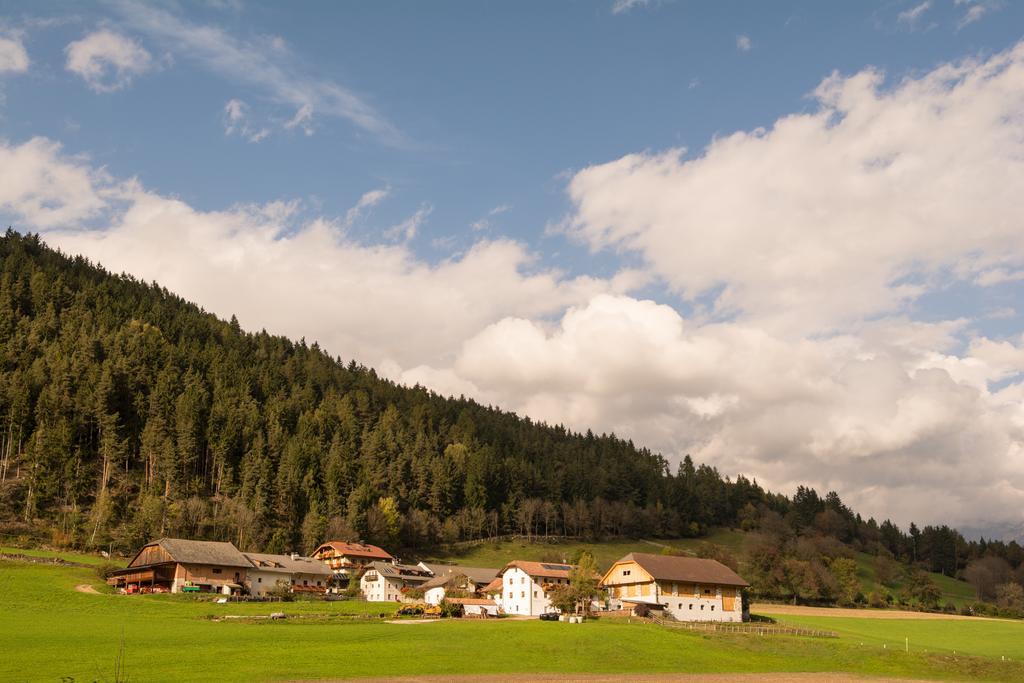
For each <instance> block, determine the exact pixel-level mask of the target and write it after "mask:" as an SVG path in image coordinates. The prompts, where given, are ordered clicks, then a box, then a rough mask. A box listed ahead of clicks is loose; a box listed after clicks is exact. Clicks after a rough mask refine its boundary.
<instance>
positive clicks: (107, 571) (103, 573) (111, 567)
mask: <svg viewBox="0 0 1024 683" xmlns="http://www.w3.org/2000/svg"><path fill="white" fill-rule="evenodd" d="M118 569H121V566H120V565H118V564H115V563H113V562H101V563H100V564H98V565H96V576H98V577H100V578H101V579H103V580H104V581H106V580H107V579H109V578H110V577H111V576H112V575H113V573H114V572H116V571H117V570H118Z"/></svg>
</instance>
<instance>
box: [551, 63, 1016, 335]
mask: <svg viewBox="0 0 1024 683" xmlns="http://www.w3.org/2000/svg"><path fill="white" fill-rule="evenodd" d="M814 96H815V98H816V100H817V103H818V108H817V110H816V111H813V112H811V113H805V114H794V115H791V116H786V117H784V118H781V119H779V120H778V121H776V122H775V124H774V125H773V126H772V128H771V129H770V130H762V129H759V130H755V131H750V132H737V133H734V134H732V135H727V136H725V137H722V138H719V139H716V140H715V141H714V142H713V143H711V145H709V146H708V147H707V148H706V149H705V150H704V151H703V152H702V153H701V154H700V155H697V156H694V157H688V156H687V155H686V153H685V150H669V151H667V152H661V153H643V154H630V155H628V156H625V157H623V158H621V159H618V160H616V161H613V162H610V163H606V164H601V165H598V166H593V167H590V168H587V169H584V170H583V171H581V172H579V173H578V174H576V176H575V177H573V179H572V180H571V182H570V183H569V193H570V196H571V198H572V200H573V202H574V204H575V211H574V212H573V214H572V216H571V217H570V220H569V223H570V228H569V230H570V232H571V234H573V235H575V236H576V237H577V238H578V239H580V240H582V241H584V242H585V243H587V244H589V245H590V246H591V247H592V248H594V249H602V248H614V249H619V250H626V251H630V252H636V253H637V254H639V255H641V256H642V257H643V258H644V259H645V260H646V262H647V263H648V264H649V266H650V267H651V268H652V269H653V270H654V271H656V272H657V273H658V274H660V275H661V277H662V278H664V280H665V281H666V282H667V283H668V284H669V285H670V286H671V287H672V288H673V289H674V290H675V291H677V292H679V293H680V294H681V295H683V296H684V297H686V298H688V299H697V298H699V297H701V296H712V297H713V299H714V309H715V312H716V313H717V314H719V315H725V316H732V315H743V316H745V317H747V318H751V319H753V318H756V319H758V320H760V321H761V323H762V324H764V325H768V326H770V327H772V328H773V329H781V328H789V329H791V330H796V331H801V332H812V331H821V330H827V329H831V328H833V327H835V326H837V325H842V324H844V323H848V322H850V321H856V320H860V319H863V318H865V317H868V316H872V315H879V314H884V313H891V312H893V311H896V310H899V309H900V308H901V306H902V305H904V304H906V303H907V302H908V301H912V300H913V299H915V298H916V297H918V296H919V295H920V294H921V293H923V292H924V291H927V290H928V288H929V286H930V285H929V283H930V280H931V279H933V278H937V277H944V276H949V275H950V273H952V275H953V276H956V277H960V278H963V279H969V278H970V277H971V276H972V275H977V274H979V273H982V272H984V271H986V270H988V269H990V268H994V267H1009V266H1013V265H1016V264H1021V263H1022V262H1024V230H1022V225H1021V218H1020V217H1021V216H1024V195H1022V194H1021V193H1020V192H1017V191H1016V188H1017V187H1021V186H1024V185H1022V184H1024V116H1022V115H1021V111H1024V44H1021V45H1018V46H1016V47H1014V48H1013V49H1012V50H1009V51H1007V52H1004V53H1001V54H998V55H995V56H992V57H991V58H989V59H987V60H984V61H974V60H967V61H964V62H961V63H955V64H946V65H943V66H941V67H939V68H937V69H935V70H934V71H932V72H930V73H928V74H925V75H923V76H922V77H920V78H916V79H905V80H903V81H901V82H900V83H898V84H896V85H895V86H893V87H891V88H888V89H885V88H883V76H882V74H881V73H879V72H877V71H874V70H866V71H863V72H861V73H857V74H854V75H852V76H849V77H842V76H839V75H838V74H836V75H833V76H831V77H830V78H828V79H826V80H825V81H824V82H823V83H822V84H821V85H820V86H819V87H818V88H817V90H816V91H815V93H814Z"/></svg>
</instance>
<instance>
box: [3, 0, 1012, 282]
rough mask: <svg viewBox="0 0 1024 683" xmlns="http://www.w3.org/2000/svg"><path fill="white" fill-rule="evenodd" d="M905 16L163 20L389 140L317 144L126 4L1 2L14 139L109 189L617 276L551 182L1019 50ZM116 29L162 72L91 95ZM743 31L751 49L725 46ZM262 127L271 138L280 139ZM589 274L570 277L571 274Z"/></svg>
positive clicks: (502, 6)
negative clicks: (97, 41) (316, 93)
mask: <svg viewBox="0 0 1024 683" xmlns="http://www.w3.org/2000/svg"><path fill="white" fill-rule="evenodd" d="M913 6H914V3H895V2H890V3H880V4H877V5H871V4H869V3H847V4H841V3H820V2H798V3H751V2H715V3H706V4H700V3H689V2H682V1H679V2H652V3H647V4H644V3H638V4H637V6H635V7H633V8H632V9H631V10H629V11H625V12H620V13H613V11H612V9H613V7H614V4H613V3H611V2H594V1H586V2H584V1H577V2H546V1H545V2H525V3H518V2H517V3H507V2H506V3H502V2H462V3H459V2H444V3H426V2H394V3H357V2H345V3H337V2H323V3H299V4H298V5H297V6H296V7H294V8H293V7H291V6H285V5H282V4H280V3H260V4H255V3H254V4H249V3H245V4H241V3H239V4H235V3H223V4H220V3H181V4H177V3H175V4H167V5H165V6H164V7H165V8H166V9H165V10H163V11H166V12H168V13H169V14H173V15H174V16H175V17H176V18H178V19H179V20H180V21H182V22H184V23H187V24H190V25H192V26H215V27H218V28H219V29H221V30H223V31H224V32H225V33H226V34H228V35H230V36H231V37H233V38H234V39H235V40H237V41H239V42H240V43H243V44H245V45H247V46H251V47H252V48H253V49H255V50H268V51H269V50H271V48H270V47H269V43H270V41H271V40H272V39H273V38H275V37H279V38H281V39H283V41H284V44H285V45H286V48H285V50H286V54H285V55H283V56H282V57H283V58H282V59H281V60H280V61H281V62H282V63H284V64H286V65H287V68H288V69H289V70H290V71H291V72H292V73H294V74H296V75H301V76H302V77H304V78H310V79H318V80H323V81H329V82H333V83H336V84H338V85H340V86H341V87H343V88H346V89H348V90H350V91H351V92H353V93H354V94H356V95H357V96H358V97H359V98H361V99H362V100H363V101H365V102H366V103H368V105H369V106H371V107H372V108H373V109H374V111H375V112H376V114H377V116H378V117H379V118H380V119H381V120H383V121H386V122H388V123H389V124H390V125H391V126H393V127H394V128H395V130H396V131H397V135H396V139H394V140H391V139H386V138H382V136H380V135H377V134H374V133H373V132H370V131H366V130H364V129H362V128H360V127H359V126H358V125H355V124H353V123H352V122H351V121H349V120H347V119H345V118H343V117H338V116H332V115H331V114H319V113H314V118H313V121H312V127H313V130H314V134H313V135H311V136H306V135H305V134H304V133H303V132H302V130H300V129H292V130H287V131H286V130H282V129H281V127H280V122H283V121H287V120H288V119H291V118H292V117H293V116H294V115H295V113H296V110H297V108H296V107H295V106H293V105H291V104H289V103H283V102H280V101H279V95H278V94H277V93H275V92H273V89H272V88H267V87H262V86H253V85H252V84H247V83H244V82H238V80H233V79H231V78H229V77H225V76H224V75H222V74H221V73H218V72H217V69H216V67H215V66H213V65H212V64H211V63H210V60H208V59H202V58H195V57H190V56H189V54H188V52H187V51H185V50H179V49H177V47H176V46H175V45H174V43H173V41H171V40H166V39H164V40H155V39H152V38H150V37H149V36H147V34H146V33H145V32H142V31H138V30H132V29H133V28H134V27H133V23H132V20H131V19H130V17H131V14H132V10H131V8H130V6H128V8H127V9H126V6H125V5H123V4H121V3H99V4H89V3H86V4H84V5H75V6H73V7H71V6H68V5H67V4H66V3H28V4H26V3H11V2H5V3H3V4H2V7H3V14H4V15H6V16H7V23H8V25H9V26H13V27H19V26H24V25H26V24H28V25H31V24H32V20H33V19H40V18H45V19H57V20H61V21H62V22H63V23H61V24H59V25H55V26H53V27H51V28H39V29H35V28H29V29H27V31H26V39H25V42H26V45H27V47H28V48H29V49H30V50H31V55H32V59H33V64H34V67H35V68H34V69H33V72H32V73H31V74H29V75H28V76H27V77H24V78H17V79H8V80H7V82H6V83H5V84H4V87H5V91H6V105H5V110H4V119H3V130H4V135H5V136H6V137H8V138H9V139H14V140H17V139H24V138H27V137H31V136H35V135H45V136H47V137H50V138H53V139H57V140H60V141H61V142H62V143H63V144H64V146H65V150H66V151H68V152H70V153H85V154H89V155H90V156H91V157H92V158H93V159H94V160H95V162H96V163H98V164H102V165H103V166H105V167H107V168H108V169H109V170H110V171H111V172H112V173H114V174H116V175H118V176H136V177H138V178H139V179H140V180H142V181H143V182H144V183H145V184H146V185H147V186H151V187H155V188H159V189H160V190H162V191H164V192H168V193H173V194H174V195H176V196H179V197H181V198H182V199H184V200H186V201H187V202H189V203H190V204H192V205H193V206H196V207H197V208H201V209H207V210H213V209H217V208H222V207H224V206H227V205H230V204H233V203H236V202H264V201H269V200H274V199H294V198H302V199H307V200H309V201H310V202H313V203H314V204H315V205H316V206H317V207H318V210H319V211H320V212H322V213H324V214H332V215H338V216H340V215H344V214H345V212H346V211H347V210H348V208H349V207H351V206H352V205H354V204H355V203H356V202H357V201H358V199H359V197H360V196H361V195H362V194H363V193H364V192H367V191H370V190H373V189H376V188H380V187H389V188H391V195H390V197H389V198H388V200H387V201H386V202H383V203H381V204H380V205H379V206H377V207H376V208H375V210H374V211H373V215H372V216H371V217H370V218H369V219H368V220H367V221H365V223H364V224H362V225H360V226H359V228H358V229H359V231H360V233H361V234H363V235H365V238H366V239H367V240H374V239H379V238H380V237H381V234H380V233H381V232H382V230H383V229H385V228H386V227H388V226H389V225H393V224H395V223H398V222H400V221H402V220H404V219H406V218H408V217H409V216H410V215H412V214H414V213H415V212H416V211H417V210H418V209H419V208H420V207H421V206H423V205H429V206H431V207H432V209H433V210H432V212H431V213H430V216H429V220H428V221H427V222H426V223H425V224H424V226H423V228H422V230H421V232H420V234H419V235H418V238H417V239H416V240H415V242H414V245H413V246H414V247H415V249H416V251H417V253H419V254H421V255H422V256H423V257H424V258H428V259H435V260H436V259H440V258H444V257H446V256H447V255H448V253H449V251H450V244H451V243H450V242H446V243H445V244H444V245H443V246H440V247H439V246H437V245H434V244H432V241H433V240H435V239H445V238H450V239H451V240H452V241H453V242H454V244H455V245H458V246H460V247H463V248H464V247H465V246H466V245H467V244H468V243H469V242H470V241H471V240H472V239H473V238H474V237H475V235H474V233H473V232H472V231H471V230H470V226H471V224H473V223H474V222H476V221H479V220H480V219H481V218H486V217H487V214H488V212H490V211H491V210H493V209H495V208H496V207H502V206H507V207H510V208H509V209H508V210H507V211H505V212H503V213H501V215H499V216H495V217H492V218H491V219H490V221H489V222H490V224H491V226H492V228H491V230H492V231H493V232H495V233H500V234H508V235H512V236H515V237H517V238H522V239H527V240H529V241H530V242H531V243H539V244H538V248H539V249H540V250H541V251H542V252H543V253H544V254H545V255H546V256H547V257H548V258H549V259H550V260H552V261H553V262H555V263H557V264H558V265H560V266H561V267H564V268H568V269H570V270H572V271H574V272H581V271H586V272H592V269H593V268H594V267H595V266H597V267H598V268H599V269H601V270H605V271H606V270H607V269H609V268H613V267H614V264H606V263H600V261H601V259H596V261H597V262H598V263H595V259H592V258H588V257H586V256H585V255H583V254H581V253H580V250H579V249H576V248H573V245H570V244H566V243H565V242H564V240H560V239H550V238H548V239H545V238H544V232H545V226H546V225H548V224H549V223H552V222H555V221H558V220H559V219H560V218H561V217H562V215H563V214H564V213H565V212H566V210H567V205H566V201H565V196H564V193H563V192H562V188H563V186H564V177H563V175H562V174H564V173H565V172H567V171H572V170H575V169H580V168H582V167H585V166H588V165H590V164H595V163H600V162H603V161H607V160H609V159H615V158H618V157H620V156H622V155H623V154H627V153H630V152H633V151H638V150H649V149H655V150H657V149H664V148H667V147H677V146H683V147H687V148H689V149H691V150H695V151H699V150H700V149H701V148H703V147H704V146H705V145H706V144H707V143H708V141H709V140H710V139H711V138H712V137H713V136H716V135H722V134H727V133H730V132H732V131H734V130H744V129H751V128H755V127H757V126H769V125H771V123H772V122H773V121H774V120H775V119H776V118H777V117H778V116H780V115H783V114H785V113H788V112H793V111H799V110H803V109H808V108H810V107H811V106H812V104H811V103H810V102H809V101H808V99H807V94H808V93H809V92H810V91H812V90H813V89H814V87H815V86H816V85H817V84H818V83H819V82H820V81H821V80H822V79H823V78H824V77H826V76H827V75H828V74H830V73H831V72H832V71H833V70H838V71H840V72H842V73H851V72H854V71H857V70H860V69H862V68H864V67H865V66H867V65H874V66H878V67H880V68H883V69H885V71H886V73H887V74H888V76H889V78H893V79H898V78H901V77H902V76H904V75H906V74H908V73H913V72H915V71H920V70H924V69H928V68H930V67H932V66H934V65H935V64H937V63H939V62H941V61H943V60H949V59H954V58H957V57H961V56H964V55H967V54H985V53H991V52H996V51H999V50H1003V49H1006V48H1007V47H1009V46H1010V45H1012V44H1013V43H1014V42H1015V41H1016V40H1018V39H1019V38H1020V37H1021V27H1022V26H1024V8H1022V7H1021V6H1019V5H1017V4H1014V3H1009V4H1007V5H1005V6H1002V7H999V8H998V9H997V10H993V11H992V13H991V15H990V16H985V17H982V20H979V21H977V22H975V23H972V24H970V25H968V26H965V27H964V28H962V29H958V28H957V22H958V21H960V20H962V18H963V15H964V13H965V11H966V10H965V9H964V8H962V7H956V6H954V5H953V3H952V2H944V3H940V2H936V3H935V6H934V7H930V8H929V10H928V11H927V12H926V13H925V15H924V16H922V18H921V19H920V20H919V21H918V22H917V24H915V25H913V26H912V25H908V24H907V23H905V22H901V21H900V20H899V18H898V17H899V14H900V12H905V11H906V10H907V9H908V8H912V7H913ZM101 26H111V27H115V28H117V27H122V26H123V27H125V30H124V33H125V35H128V36H133V39H135V40H138V41H139V42H140V43H141V44H142V45H143V47H144V48H145V49H147V50H148V51H149V52H150V53H151V54H152V55H153V59H154V60H155V61H156V62H159V63H160V64H159V65H158V66H155V67H153V69H152V70H151V71H149V72H147V73H146V74H144V75H142V76H140V77H137V78H136V79H134V81H133V82H132V84H131V85H130V87H126V88H124V89H122V90H119V91H117V92H114V93H109V94H105V95H98V94H97V93H95V92H93V91H92V90H90V89H89V88H88V87H87V85H86V84H85V83H84V82H83V81H82V79H80V78H79V77H77V76H76V75H75V74H73V73H70V72H68V71H66V70H65V69H64V62H65V54H64V47H65V46H66V45H67V44H68V43H70V42H71V41H73V40H76V39H79V38H81V37H82V35H83V34H85V33H87V32H90V31H92V30H94V29H96V28H97V27H101ZM740 36H746V37H748V38H749V40H750V41H751V47H750V49H749V50H747V51H744V50H741V49H738V47H737V40H738V39H739V37H740ZM230 99H241V100H243V101H244V102H246V103H247V104H248V105H249V107H250V112H251V116H252V118H253V119H254V120H255V123H254V124H252V125H254V126H257V127H260V128H262V127H263V126H269V127H270V128H271V129H272V132H271V133H270V135H269V136H268V137H267V138H266V139H264V140H263V141H261V142H260V143H258V144H252V143H249V142H247V141H246V140H245V139H243V138H242V137H240V136H225V134H224V125H223V109H224V106H225V103H226V102H227V101H228V100H230ZM275 122H278V123H277V125H275ZM580 260H582V261H583V263H580Z"/></svg>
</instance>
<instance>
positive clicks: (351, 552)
mask: <svg viewBox="0 0 1024 683" xmlns="http://www.w3.org/2000/svg"><path fill="white" fill-rule="evenodd" d="M328 548H330V549H332V550H334V554H335V555H345V556H346V557H370V558H373V559H375V560H393V559H394V558H393V557H391V553H389V552H388V551H386V550H384V549H383V548H378V547H377V546H375V545H370V544H368V543H349V542H347V541H327V542H326V543H324V544H322V545H321V546H320V547H319V548H317V549H316V550H314V551H313V556H314V557H316V556H319V555H320V554H321V552H322V551H324V550H326V549H328Z"/></svg>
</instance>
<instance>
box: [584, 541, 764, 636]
mask: <svg viewBox="0 0 1024 683" xmlns="http://www.w3.org/2000/svg"><path fill="white" fill-rule="evenodd" d="M601 585H602V586H604V587H605V588H606V589H608V593H609V598H610V600H609V603H610V606H611V608H612V609H622V608H629V607H633V608H635V609H640V610H657V611H661V612H664V613H666V614H667V615H669V616H671V617H674V618H675V619H678V620H679V621H743V605H742V603H743V600H742V598H741V596H740V592H741V591H742V589H744V588H746V587H747V586H749V585H750V584H748V583H747V582H746V581H744V580H743V579H742V578H740V576H739V575H738V574H736V572H734V571H733V570H731V569H729V568H728V567H726V566H725V565H724V564H722V563H721V562H717V561H715V560H706V559H701V558H697V557H675V556H670V555H651V554H648V553H630V554H629V555H626V556H625V557H623V558H622V559H621V560H619V561H618V562H616V563H615V564H613V565H612V566H611V568H610V569H609V570H608V571H607V572H606V573H605V575H604V577H603V578H602V579H601Z"/></svg>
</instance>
